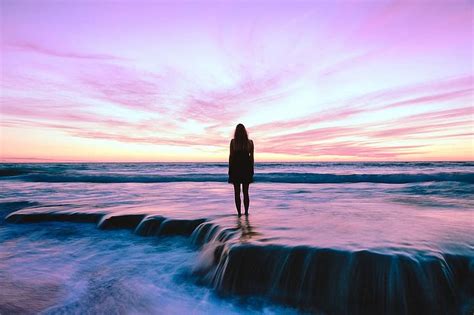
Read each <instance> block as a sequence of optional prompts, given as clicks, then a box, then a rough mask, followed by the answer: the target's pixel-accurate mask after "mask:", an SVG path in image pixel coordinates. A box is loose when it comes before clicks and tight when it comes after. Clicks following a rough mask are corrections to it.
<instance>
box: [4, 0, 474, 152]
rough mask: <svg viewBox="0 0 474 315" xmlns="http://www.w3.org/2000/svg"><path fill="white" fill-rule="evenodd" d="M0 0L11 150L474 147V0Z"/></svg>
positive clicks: (414, 149)
mask: <svg viewBox="0 0 474 315" xmlns="http://www.w3.org/2000/svg"><path fill="white" fill-rule="evenodd" d="M0 1H1V35H2V36H1V107H0V112H1V119H0V128H1V130H0V132H1V133H0V145H1V147H0V150H1V152H0V153H1V159H2V161H225V160H226V159H227V155H228V144H229V141H230V138H231V137H232V132H233V129H234V128H235V125H236V124H237V123H240V122H242V123H244V124H245V125H246V126H247V128H248V131H249V133H250V136H251V138H253V139H254V142H255V146H256V160H257V161H273V160H283V161H286V160H300V161H303V160H314V161H316V160H330V161H332V160H350V161H352V160H353V161H357V160H473V159H474V105H473V104H474V94H473V91H474V88H473V83H474V81H473V57H472V56H473V53H474V52H473V38H474V37H473V12H474V5H473V2H472V1H429V2H428V1H420V2H415V1H410V2H408V1H402V2H391V1H350V2H349V1H348V2H344V1H307V2H295V1H287V2H286V1H261V2H257V1H215V2H205V1H188V2H180V1H173V2H168V3H165V2H158V1H131V0H130V1H126V0H122V1H46V0H35V1H33V0H30V1H23V0H15V1H13V0H0Z"/></svg>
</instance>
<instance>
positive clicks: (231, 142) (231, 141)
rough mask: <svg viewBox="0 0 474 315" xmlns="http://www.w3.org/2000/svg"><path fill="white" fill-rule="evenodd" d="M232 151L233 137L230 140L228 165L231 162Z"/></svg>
mask: <svg viewBox="0 0 474 315" xmlns="http://www.w3.org/2000/svg"><path fill="white" fill-rule="evenodd" d="M233 153H234V139H232V140H230V147H229V167H230V164H231V163H232V157H233V155H234V154H233Z"/></svg>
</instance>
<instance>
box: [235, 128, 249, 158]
mask: <svg viewBox="0 0 474 315" xmlns="http://www.w3.org/2000/svg"><path fill="white" fill-rule="evenodd" d="M234 150H235V151H240V150H244V151H249V135H248V133H247V129H245V126H244V125H242V124H238V125H237V127H235V132H234Z"/></svg>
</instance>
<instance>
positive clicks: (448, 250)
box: [0, 162, 474, 314]
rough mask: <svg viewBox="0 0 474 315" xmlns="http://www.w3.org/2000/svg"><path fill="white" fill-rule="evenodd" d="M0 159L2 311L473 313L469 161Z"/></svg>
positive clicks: (472, 171) (472, 170)
mask: <svg viewBox="0 0 474 315" xmlns="http://www.w3.org/2000/svg"><path fill="white" fill-rule="evenodd" d="M255 168H256V174H255V183H253V184H252V185H251V187H250V196H251V205H250V215H249V217H237V216H236V210H235V206H234V204H233V189H232V186H231V185H229V184H227V175H226V173H227V164H226V163H3V164H0V313H2V314H3V313H45V314H59V313H68V314H70V313H72V314H83V313H126V314H142V313H167V314H182V313H185V312H191V313H196V314H201V313H203V314H204V313H214V314H222V313H228V314H234V313H262V312H263V313H270V314H272V313H285V314H287V313H290V314H291V313H294V314H298V313H305V312H311V313H318V314H383V313H385V314H471V313H472V311H473V308H474V236H473V235H474V233H473V231H474V212H473V211H474V198H473V191H474V190H473V183H474V163H473V162H404V163H403V162H397V163H394V162H357V163H342V162H337V163H336V162H335V163H257V164H256V166H255Z"/></svg>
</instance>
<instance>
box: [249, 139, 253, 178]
mask: <svg viewBox="0 0 474 315" xmlns="http://www.w3.org/2000/svg"><path fill="white" fill-rule="evenodd" d="M250 161H251V162H252V174H253V165H254V158H253V141H252V140H250Z"/></svg>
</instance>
